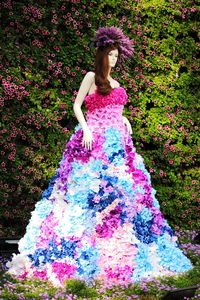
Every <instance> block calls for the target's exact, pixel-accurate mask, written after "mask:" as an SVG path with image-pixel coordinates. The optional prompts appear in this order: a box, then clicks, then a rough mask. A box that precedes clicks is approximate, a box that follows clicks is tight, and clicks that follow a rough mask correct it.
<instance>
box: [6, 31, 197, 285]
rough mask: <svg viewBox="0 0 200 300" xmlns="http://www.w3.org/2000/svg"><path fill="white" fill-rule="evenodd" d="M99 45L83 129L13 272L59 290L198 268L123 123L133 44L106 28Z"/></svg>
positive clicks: (83, 95) (86, 90) (85, 93)
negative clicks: (122, 73) (70, 282)
mask: <svg viewBox="0 0 200 300" xmlns="http://www.w3.org/2000/svg"><path fill="white" fill-rule="evenodd" d="M94 44H95V46H96V47H97V55H96V64H95V72H88V73H87V74H86V75H85V77H84V79H83V81H82V83H81V86H80V89H79V91H78V94H77V97H76V100H75V103H74V112H75V115H76V117H77V119H78V121H79V124H78V125H77V126H76V128H75V133H74V134H73V135H72V136H71V139H70V140H69V141H68V143H67V145H66V149H65V151H64V153H63V158H62V160H61V162H60V166H59V168H58V170H57V172H56V175H55V176H54V177H53V178H52V179H51V180H50V184H49V187H48V189H47V190H46V191H45V192H44V193H43V196H42V200H40V201H39V202H38V203H36V207H35V210H34V211H33V212H32V217H31V219H30V222H29V225H28V226H27V229H26V234H25V236H24V237H23V238H22V239H21V240H20V242H19V251H20V254H18V255H14V257H13V259H12V261H11V263H9V264H8V266H9V270H8V272H9V273H10V274H13V275H15V276H18V277H19V276H20V277H21V278H26V277H37V278H41V279H47V280H49V281H50V282H52V283H53V285H55V286H63V285H64V282H65V280H66V279H68V278H78V279H81V280H92V279H96V280H109V281H114V282H116V281H117V282H120V281H124V280H125V281H126V282H135V281H139V280H141V279H142V278H152V277H157V276H163V275H172V274H175V273H182V272H185V271H187V270H189V269H191V268H192V264H191V262H190V261H189V259H188V258H187V257H186V256H185V255H184V254H183V252H182V251H181V249H180V248H179V245H178V244H177V238H176V236H175V235H174V232H173V230H172V229H171V228H170V226H169V224H168V223H167V221H166V220H165V219H164V217H163V215H162V213H161V211H160V206H159V203H158V201H157V199H156V198H155V194H156V191H155V190H154V189H153V187H152V186H151V179H150V174H149V173H148V171H147V170H146V168H145V165H144V163H143V158H142V157H141V155H139V154H138V153H137V152H136V149H135V147H134V146H133V143H132V139H131V133H132V129H131V125H130V123H129V121H128V120H127V118H125V117H123V116H122V112H123V107H124V105H125V104H126V102H127V95H126V92H125V89H124V88H122V87H120V86H119V83H118V82H117V81H115V80H114V79H113V78H112V77H111V71H112V68H114V66H115V64H116V62H117V61H118V60H119V59H126V58H127V57H128V55H131V53H132V49H131V44H130V40H129V39H128V38H127V37H126V36H124V35H123V32H122V31H121V30H120V29H119V28H116V27H103V28H100V29H99V30H98V31H97V35H96V37H95V40H94ZM83 101H84V102H85V105H86V107H87V113H86V118H85V117H84V115H83V113H82V111H81V105H82V103H83Z"/></svg>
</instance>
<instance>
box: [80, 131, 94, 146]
mask: <svg viewBox="0 0 200 300" xmlns="http://www.w3.org/2000/svg"><path fill="white" fill-rule="evenodd" d="M92 142H94V139H93V136H92V133H91V131H90V129H89V128H88V129H84V130H83V139H82V146H83V147H85V148H86V149H88V150H92Z"/></svg>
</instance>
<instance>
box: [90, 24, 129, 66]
mask: <svg viewBox="0 0 200 300" xmlns="http://www.w3.org/2000/svg"><path fill="white" fill-rule="evenodd" d="M92 44H93V46H95V47H97V48H99V47H102V48H104V47H105V48H106V47H108V46H110V45H118V46H119V47H120V50H121V51H120V56H121V58H122V60H125V59H127V58H128V57H129V56H130V55H132V53H133V50H134V49H133V48H132V47H131V40H130V39H129V38H128V37H127V36H125V35H124V34H123V31H122V29H120V28H118V27H115V26H111V27H100V28H99V29H98V30H97V32H96V35H95V37H94V39H93V42H92Z"/></svg>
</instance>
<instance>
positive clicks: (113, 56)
mask: <svg viewBox="0 0 200 300" xmlns="http://www.w3.org/2000/svg"><path fill="white" fill-rule="evenodd" d="M118 56H119V51H118V49H114V50H111V51H110V52H109V53H108V64H109V67H111V68H113V67H114V66H115V65H116V62H117V59H118Z"/></svg>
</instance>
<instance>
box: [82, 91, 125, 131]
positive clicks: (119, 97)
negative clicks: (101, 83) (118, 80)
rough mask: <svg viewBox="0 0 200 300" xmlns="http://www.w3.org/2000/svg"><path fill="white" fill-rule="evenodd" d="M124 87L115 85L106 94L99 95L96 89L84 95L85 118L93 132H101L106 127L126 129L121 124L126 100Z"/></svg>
mask: <svg viewBox="0 0 200 300" xmlns="http://www.w3.org/2000/svg"><path fill="white" fill-rule="evenodd" d="M127 99H128V97H127V94H126V91H125V89H124V88H122V87H116V88H114V89H113V90H112V91H111V92H110V93H109V94H108V95H100V94H99V93H98V92H97V90H96V91H95V92H94V93H93V94H90V95H88V96H86V97H85V99H84V100H85V105H86V108H87V110H88V111H87V113H86V120H87V124H88V126H89V127H90V128H91V129H92V131H93V132H99V133H100V132H101V131H102V130H105V129H106V128H108V127H117V128H121V130H122V131H123V132H124V130H125V129H126V128H125V126H124V124H123V119H122V111H123V108H124V105H125V104H126V102H127Z"/></svg>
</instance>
